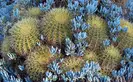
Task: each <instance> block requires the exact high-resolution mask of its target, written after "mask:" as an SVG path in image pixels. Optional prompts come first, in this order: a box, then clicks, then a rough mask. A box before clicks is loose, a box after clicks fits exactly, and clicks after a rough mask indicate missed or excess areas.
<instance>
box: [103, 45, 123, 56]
mask: <svg viewBox="0 0 133 82" xmlns="http://www.w3.org/2000/svg"><path fill="white" fill-rule="evenodd" d="M105 52H106V54H107V55H109V56H111V57H112V58H119V57H120V56H121V55H120V52H119V50H118V49H117V48H115V47H114V46H112V45H111V46H110V47H108V48H106V49H105Z"/></svg>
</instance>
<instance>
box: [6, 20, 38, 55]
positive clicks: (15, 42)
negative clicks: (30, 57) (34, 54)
mask: <svg viewBox="0 0 133 82" xmlns="http://www.w3.org/2000/svg"><path fill="white" fill-rule="evenodd" d="M9 32H10V33H11V38H10V41H11V47H12V48H13V49H14V50H15V52H17V53H18V54H20V55H25V54H26V53H28V52H29V51H31V49H32V48H33V47H35V45H36V43H37V42H39V39H38V37H39V31H38V29H37V20H36V19H34V18H25V19H22V20H21V21H18V22H17V23H16V24H15V25H14V26H13V27H12V28H11V29H10V30H9Z"/></svg>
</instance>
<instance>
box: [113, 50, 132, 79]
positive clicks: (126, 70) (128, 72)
mask: <svg viewBox="0 0 133 82" xmlns="http://www.w3.org/2000/svg"><path fill="white" fill-rule="evenodd" d="M120 63H121V66H122V67H121V68H120V70H113V71H112V75H113V76H114V77H115V78H117V77H125V79H126V81H128V80H130V79H131V78H133V48H127V49H125V50H124V58H123V59H122V60H121V62H120Z"/></svg>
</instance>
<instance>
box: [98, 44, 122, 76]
mask: <svg viewBox="0 0 133 82" xmlns="http://www.w3.org/2000/svg"><path fill="white" fill-rule="evenodd" d="M121 58H122V57H121V54H120V52H119V50H118V49H117V48H116V47H114V46H112V45H111V46H109V47H107V48H106V49H105V50H104V51H103V54H102V55H101V57H100V61H101V67H102V72H103V73H105V74H108V75H110V73H111V72H112V70H114V69H116V68H117V67H118V66H119V64H120V61H121Z"/></svg>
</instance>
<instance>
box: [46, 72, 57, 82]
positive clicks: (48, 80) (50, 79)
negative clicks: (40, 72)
mask: <svg viewBox="0 0 133 82" xmlns="http://www.w3.org/2000/svg"><path fill="white" fill-rule="evenodd" d="M45 74H46V77H45V78H43V82H53V81H56V80H57V79H58V78H57V75H53V73H52V72H49V71H47V72H46V73H45Z"/></svg>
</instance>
